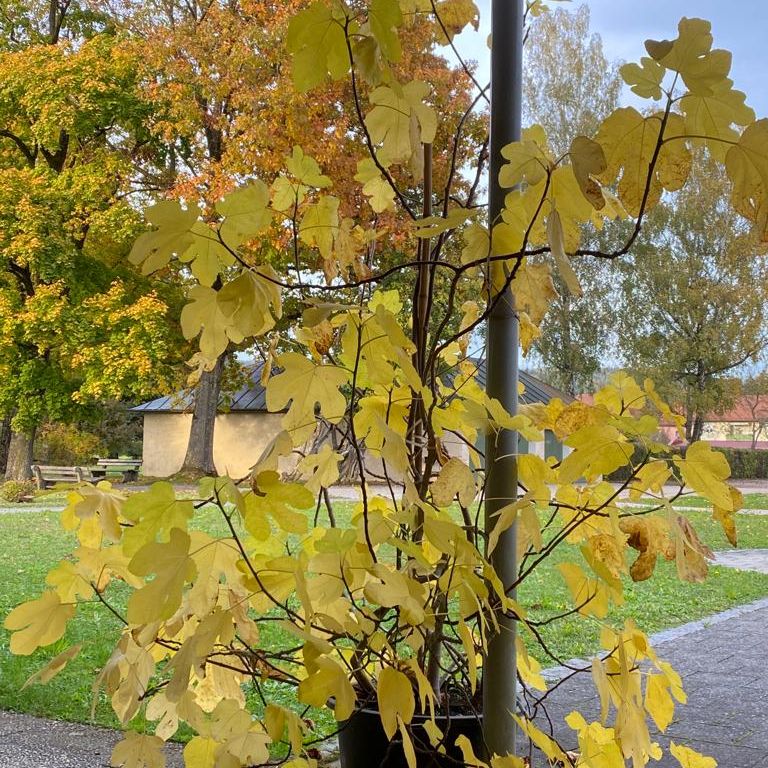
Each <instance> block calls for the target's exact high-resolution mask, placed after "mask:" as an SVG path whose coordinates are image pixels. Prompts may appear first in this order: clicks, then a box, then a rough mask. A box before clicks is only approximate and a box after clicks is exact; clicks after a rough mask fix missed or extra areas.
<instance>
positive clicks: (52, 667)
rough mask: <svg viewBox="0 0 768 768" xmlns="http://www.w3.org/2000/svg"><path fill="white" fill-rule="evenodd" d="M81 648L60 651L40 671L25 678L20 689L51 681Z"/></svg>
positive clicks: (74, 646)
mask: <svg viewBox="0 0 768 768" xmlns="http://www.w3.org/2000/svg"><path fill="white" fill-rule="evenodd" d="M82 647H83V646H82V645H81V644H78V645H73V646H71V647H70V648H67V650H66V651H62V652H61V653H60V654H58V655H57V656H54V657H53V658H52V659H51V660H50V661H49V662H48V663H47V664H46V665H45V666H44V667H43V668H42V669H39V670H38V671H37V672H35V674H34V675H32V676H31V677H29V678H27V681H26V682H25V683H24V685H22V686H21V689H22V690H24V689H25V688H26V687H27V686H28V685H33V684H34V683H41V684H43V685H45V683H47V682H49V681H50V680H53V678H54V677H56V675H58V674H59V672H61V671H62V670H63V669H64V668H65V667H66V666H67V664H69V662H70V661H72V659H74V658H75V657H76V656H77V654H78V653H80V649H81V648H82Z"/></svg>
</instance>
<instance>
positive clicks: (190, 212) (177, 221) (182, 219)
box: [128, 200, 200, 275]
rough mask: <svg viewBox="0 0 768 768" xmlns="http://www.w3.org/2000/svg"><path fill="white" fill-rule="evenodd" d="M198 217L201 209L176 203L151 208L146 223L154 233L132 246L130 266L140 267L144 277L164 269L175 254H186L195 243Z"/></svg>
mask: <svg viewBox="0 0 768 768" xmlns="http://www.w3.org/2000/svg"><path fill="white" fill-rule="evenodd" d="M199 215H200V209H199V208H196V207H194V206H191V207H189V208H187V209H184V208H182V207H181V204H180V203H179V202H178V201H177V200H163V201H161V202H159V203H157V204H155V205H153V206H152V207H150V208H148V209H147V212H146V217H147V221H149V223H150V224H151V225H152V226H153V227H154V229H153V230H152V231H150V232H145V233H144V234H143V235H140V236H139V238H138V239H137V240H136V242H135V243H134V244H133V248H132V249H131V253H130V256H129V257H128V258H129V260H130V262H131V263H132V264H137V265H139V264H140V265H141V271H142V274H144V275H148V274H150V273H151V272H155V271H157V270H158V269H162V268H163V267H164V266H166V265H167V264H168V262H169V261H170V260H171V257H172V256H173V255H174V254H180V253H183V252H184V251H185V250H186V249H187V248H188V247H189V245H190V244H191V243H192V242H193V239H194V238H193V236H192V234H191V232H190V230H191V229H192V226H193V225H194V223H195V222H196V221H197V218H198V216H199Z"/></svg>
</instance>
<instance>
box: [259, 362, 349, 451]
mask: <svg viewBox="0 0 768 768" xmlns="http://www.w3.org/2000/svg"><path fill="white" fill-rule="evenodd" d="M278 364H279V365H280V367H281V368H282V369H283V370H282V371H281V372H280V373H278V374H277V375H276V376H273V377H272V378H271V379H270V380H269V382H268V383H267V408H268V409H269V410H270V411H272V412H277V411H280V410H281V409H282V408H284V407H285V406H286V405H288V404H289V403H290V406H289V408H288V412H287V413H286V415H285V416H284V417H283V427H284V428H285V429H286V431H288V432H290V434H291V437H292V439H293V443H294V445H300V444H302V443H303V442H305V441H306V440H307V439H309V438H310V437H311V435H312V433H313V432H314V430H315V425H316V418H315V406H316V405H317V406H319V408H320V413H321V414H322V415H323V416H324V417H325V418H326V419H327V420H328V421H330V422H331V423H333V424H338V423H339V422H340V421H341V419H342V418H343V417H344V413H345V411H346V409H347V401H346V398H345V397H344V395H343V394H342V393H341V392H340V391H339V390H340V388H341V387H342V386H343V385H344V384H346V383H347V382H348V381H349V374H348V372H347V371H345V370H344V369H342V368H338V367H337V366H333V365H317V364H316V363H313V362H312V361H311V360H309V359H308V358H306V357H304V356H303V355H299V354H298V353H296V352H286V353H285V354H283V355H280V356H279V357H278Z"/></svg>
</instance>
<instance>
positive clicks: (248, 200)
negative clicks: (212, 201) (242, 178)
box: [216, 179, 272, 248]
mask: <svg viewBox="0 0 768 768" xmlns="http://www.w3.org/2000/svg"><path fill="white" fill-rule="evenodd" d="M216 210H217V211H218V212H219V213H220V214H221V215H222V216H223V217H224V221H222V222H221V225H220V227H219V235H220V236H221V239H222V240H223V241H224V242H225V243H226V244H227V245H228V246H229V247H230V248H236V247H237V246H239V245H240V244H242V243H244V242H246V241H248V240H252V239H253V238H254V237H255V236H256V235H258V234H259V233H260V232H264V231H265V230H266V229H268V228H269V225H270V223H271V221H272V213H271V211H270V210H269V187H267V185H266V184H265V183H264V182H263V181H259V180H258V179H257V180H256V181H252V182H250V183H249V184H248V186H246V187H240V188H239V189H236V190H235V191H234V192H230V193H229V194H228V195H227V196H226V197H225V198H224V199H223V200H221V201H220V202H218V203H217V204H216Z"/></svg>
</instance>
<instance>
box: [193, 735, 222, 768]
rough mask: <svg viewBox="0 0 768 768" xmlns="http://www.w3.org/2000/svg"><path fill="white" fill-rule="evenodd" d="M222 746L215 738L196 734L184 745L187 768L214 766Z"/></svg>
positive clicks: (208, 767) (209, 767) (212, 767)
mask: <svg viewBox="0 0 768 768" xmlns="http://www.w3.org/2000/svg"><path fill="white" fill-rule="evenodd" d="M220 746H221V745H220V744H219V742H218V741H215V740H214V739H211V738H208V737H204V736H195V737H194V738H193V739H191V740H190V741H189V742H188V743H187V744H186V745H185V747H184V766H185V768H214V766H215V765H216V752H217V750H218V749H219V747H220Z"/></svg>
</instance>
